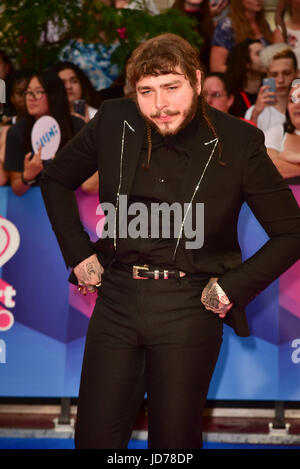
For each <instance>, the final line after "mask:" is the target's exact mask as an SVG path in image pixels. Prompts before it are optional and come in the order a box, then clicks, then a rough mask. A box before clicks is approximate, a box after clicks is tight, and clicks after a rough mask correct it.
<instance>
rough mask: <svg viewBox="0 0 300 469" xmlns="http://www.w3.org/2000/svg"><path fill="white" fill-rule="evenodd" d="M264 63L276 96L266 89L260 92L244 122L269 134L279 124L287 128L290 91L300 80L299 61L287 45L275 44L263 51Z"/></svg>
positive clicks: (261, 89) (263, 88) (262, 58)
mask: <svg viewBox="0 0 300 469" xmlns="http://www.w3.org/2000/svg"><path fill="white" fill-rule="evenodd" d="M260 58H261V61H262V63H263V64H264V65H265V68H266V70H267V77H269V78H274V79H275V86H276V90H275V93H274V92H271V91H269V89H268V88H269V87H268V86H267V85H265V86H262V87H261V88H260V89H259V92H258V95H257V99H256V102H255V104H254V105H253V106H251V107H250V108H249V109H248V110H247V112H246V113H245V116H244V117H245V119H247V120H251V121H252V122H254V123H255V124H256V125H257V127H258V128H259V129H260V130H262V131H263V132H266V131H267V130H268V129H269V128H271V127H274V126H275V125H278V124H284V122H285V113H286V107H287V101H288V94H289V88H290V85H291V83H292V81H293V80H294V79H295V78H297V76H298V68H297V59H296V56H295V54H294V52H293V51H292V49H291V48H290V46H289V45H288V44H285V43H283V44H272V45H271V46H267V47H265V48H264V49H262V51H261V53H260Z"/></svg>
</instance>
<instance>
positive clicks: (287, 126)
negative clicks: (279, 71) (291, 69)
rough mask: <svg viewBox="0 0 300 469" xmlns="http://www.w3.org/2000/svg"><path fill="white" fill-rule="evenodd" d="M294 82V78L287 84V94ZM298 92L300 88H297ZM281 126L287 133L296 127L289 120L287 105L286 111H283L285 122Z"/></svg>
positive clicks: (290, 132) (291, 132) (292, 131)
mask: <svg viewBox="0 0 300 469" xmlns="http://www.w3.org/2000/svg"><path fill="white" fill-rule="evenodd" d="M294 83H295V80H293V81H292V83H291V84H290V86H289V94H290V91H291V89H292V88H293V86H295V85H294ZM299 93H300V88H299ZM283 128H284V131H285V132H287V133H288V134H293V133H294V131H295V129H296V127H295V126H294V124H293V123H292V121H291V118H290V113H289V110H288V107H287V108H286V112H285V123H284V124H283Z"/></svg>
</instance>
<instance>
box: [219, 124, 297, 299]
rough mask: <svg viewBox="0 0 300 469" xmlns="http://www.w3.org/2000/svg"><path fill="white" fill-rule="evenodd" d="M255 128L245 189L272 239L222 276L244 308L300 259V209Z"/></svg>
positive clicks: (231, 295) (246, 163) (246, 165)
mask: <svg viewBox="0 0 300 469" xmlns="http://www.w3.org/2000/svg"><path fill="white" fill-rule="evenodd" d="M255 130H256V132H255V137H254V138H253V134H252V133H251V137H250V139H249V142H248V146H247V150H246V155H245V160H244V165H243V176H242V178H243V191H244V198H245V201H246V202H247V204H248V205H249V207H250V209H251V210H252V212H253V214H254V215H255V217H256V218H257V220H258V222H259V223H260V224H261V226H262V227H263V228H264V230H265V231H266V233H267V235H268V237H269V240H268V241H267V242H266V243H265V244H264V245H263V246H262V247H261V248H260V249H259V250H258V251H257V252H256V253H255V254H254V255H253V256H251V257H250V258H249V259H247V260H246V261H245V262H243V263H242V264H241V265H240V266H238V267H237V268H235V269H232V270H230V271H228V272H226V273H225V274H224V275H223V276H222V277H221V278H220V279H219V284H220V286H221V288H222V289H223V290H224V291H225V292H226V293H227V295H228V297H229V298H230V299H231V300H232V301H234V303H235V304H236V305H237V306H238V307H239V308H244V307H245V306H246V304H247V303H249V302H250V301H251V300H252V299H253V298H254V297H255V296H256V295H258V294H259V293H260V292H261V291H262V290H263V289H264V288H266V287H267V286H268V285H269V284H270V283H271V282H272V281H274V280H275V279H276V278H278V277H279V276H280V275H281V274H282V273H283V272H284V271H285V270H287V269H288V268H289V267H290V266H291V265H292V264H294V263H295V262H296V261H297V260H298V259H299V258H300V209H299V207H298V204H297V202H296V200H295V198H294V196H293V194H292V192H291V190H290V188H289V187H288V185H287V184H286V182H285V181H284V180H283V178H282V177H281V175H280V174H279V173H278V171H277V169H276V168H275V166H274V164H273V163H272V161H271V159H270V158H269V156H268V154H267V152H266V149H265V145H264V136H263V134H262V132H259V131H257V129H255Z"/></svg>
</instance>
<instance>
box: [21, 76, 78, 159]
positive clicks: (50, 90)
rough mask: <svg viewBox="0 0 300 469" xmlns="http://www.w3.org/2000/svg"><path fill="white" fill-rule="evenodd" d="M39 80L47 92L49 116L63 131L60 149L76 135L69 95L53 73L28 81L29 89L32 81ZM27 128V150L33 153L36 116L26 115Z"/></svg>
mask: <svg viewBox="0 0 300 469" xmlns="http://www.w3.org/2000/svg"><path fill="white" fill-rule="evenodd" d="M32 78H37V80H38V81H39V82H40V84H41V85H42V87H43V88H44V90H45V91H46V95H47V99H48V106H49V115H50V116H52V117H54V119H56V120H57V122H58V124H59V127H60V131H61V142H60V148H61V147H63V146H64V145H65V144H66V143H67V141H68V140H70V138H72V137H73V135H74V130H73V124H72V118H71V114H70V110H69V102H68V98H67V93H66V90H65V87H64V84H63V82H62V80H60V79H59V78H58V76H57V75H56V74H55V73H53V72H43V73H40V74H39V73H36V74H33V75H32V76H31V78H30V79H29V80H28V83H27V87H28V85H29V83H30V81H31V80H32ZM25 119H26V127H25V129H26V130H25V149H26V151H27V152H28V151H31V149H32V147H31V130H32V127H33V125H34V123H35V118H34V116H30V115H29V114H27V115H26V117H25Z"/></svg>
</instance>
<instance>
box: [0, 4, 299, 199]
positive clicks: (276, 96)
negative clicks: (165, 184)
mask: <svg viewBox="0 0 300 469" xmlns="http://www.w3.org/2000/svg"><path fill="white" fill-rule="evenodd" d="M143 5H144V8H147V9H148V11H149V13H150V14H152V15H156V14H158V13H159V10H158V8H157V6H156V4H155V2H154V1H153V0H147V1H143ZM113 6H115V7H116V8H141V3H140V2H136V1H135V0H133V1H131V2H128V0H116V1H115V2H114V4H113ZM173 8H176V9H179V10H181V11H182V12H183V14H186V15H188V16H189V17H192V18H193V19H194V20H195V28H196V30H197V32H198V33H199V34H200V35H201V37H202V38H203V47H202V48H201V50H199V54H200V56H201V59H202V64H203V77H204V78H203V93H204V96H205V99H206V101H207V103H208V104H209V105H210V106H213V107H215V108H217V109H219V110H220V111H222V112H226V113H230V114H232V115H233V116H235V117H236V118H240V119H244V120H245V121H247V122H248V123H249V125H255V126H257V127H258V128H260V129H261V130H262V131H263V132H264V134H265V144H266V147H267V150H268V153H269V156H270V158H271V159H272V160H273V162H274V164H275V165H276V167H277V169H278V170H279V172H280V173H281V174H282V176H283V177H284V178H286V179H287V180H288V181H289V182H290V183H299V181H300V79H299V80H297V78H298V77H299V68H300V1H299V0H279V2H278V9H277V11H276V12H275V13H276V14H275V29H274V30H273V31H272V29H271V27H270V25H269V23H268V21H267V19H266V15H265V11H264V8H263V0H175V3H174V5H173ZM178 33H179V32H178ZM55 34H57V31H56V32H55ZM115 47H116V44H112V45H111V46H109V47H107V46H104V45H102V44H101V32H99V43H97V44H92V43H90V44H85V43H83V41H82V40H81V39H80V38H78V39H76V40H72V41H70V43H69V44H67V45H66V46H65V47H64V49H63V50H62V51H61V52H60V55H59V57H58V61H57V63H55V64H52V66H51V67H49V69H47V71H45V72H43V73H36V72H34V71H33V70H29V69H26V70H14V66H13V64H12V62H11V60H10V58H9V51H6V52H4V51H0V78H1V79H2V80H4V81H5V83H6V100H7V103H6V105H5V106H4V108H3V109H2V116H1V118H2V120H1V123H0V185H5V184H9V185H11V187H12V189H13V191H14V192H15V194H17V195H22V194H24V193H25V192H27V191H28V189H29V188H30V187H31V186H34V185H37V184H38V181H39V176H40V174H41V172H42V170H43V168H44V166H45V164H49V161H48V162H45V161H43V160H42V159H41V154H40V151H37V152H35V153H34V152H33V151H32V147H31V138H30V136H31V130H32V127H33V125H34V123H35V121H36V120H37V119H38V118H39V117H42V116H45V115H50V116H52V117H54V118H55V119H56V120H57V122H58V123H59V126H60V130H61V142H60V146H63V145H64V144H65V143H66V142H67V141H68V140H69V139H70V138H72V136H73V135H74V134H75V133H76V132H78V131H79V130H80V129H81V128H82V126H84V125H85V124H86V123H87V122H88V121H89V120H90V119H92V118H93V116H94V115H95V113H96V112H97V110H98V108H99V106H100V104H101V102H102V101H103V100H104V99H111V98H114V97H121V96H126V80H125V77H124V76H123V74H122V73H120V71H119V70H118V69H117V67H116V66H115V65H112V64H111V61H110V57H111V54H112V52H113V50H114V49H115ZM266 78H268V79H270V78H271V79H274V83H275V86H274V88H272V86H271V84H270V81H268V82H265V81H264V79H266ZM298 88H299V96H298V95H297V89H298ZM78 100H84V102H83V106H84V108H83V112H80V113H79V111H78V109H77V107H76V106H75V104H76V103H77V102H78ZM298 101H299V102H298ZM54 157H55V155H53V158H54ZM50 164H51V163H50ZM82 189H83V190H85V191H86V192H90V193H93V192H97V190H98V177H97V175H96V174H95V175H94V176H93V177H92V178H90V180H88V181H86V182H85V183H84V185H83V186H82Z"/></svg>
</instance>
